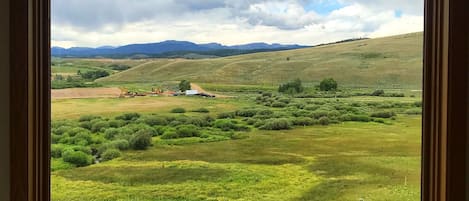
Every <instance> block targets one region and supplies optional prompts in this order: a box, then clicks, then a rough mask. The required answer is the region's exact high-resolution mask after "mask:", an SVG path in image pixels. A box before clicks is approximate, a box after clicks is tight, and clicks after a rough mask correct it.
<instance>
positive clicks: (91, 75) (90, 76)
mask: <svg viewBox="0 0 469 201" xmlns="http://www.w3.org/2000/svg"><path fill="white" fill-rule="evenodd" d="M77 74H78V75H80V76H81V77H82V78H83V79H86V80H96V79H98V78H102V77H107V76H109V72H107V71H105V70H96V71H86V72H84V73H83V72H81V71H78V72H77Z"/></svg>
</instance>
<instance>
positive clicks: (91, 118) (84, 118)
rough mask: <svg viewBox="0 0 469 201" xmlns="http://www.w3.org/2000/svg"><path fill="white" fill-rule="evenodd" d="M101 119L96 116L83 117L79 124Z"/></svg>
mask: <svg viewBox="0 0 469 201" xmlns="http://www.w3.org/2000/svg"><path fill="white" fill-rule="evenodd" d="M100 118H101V117H100V116H96V115H84V116H81V117H80V119H78V121H79V122H84V121H91V120H93V119H100Z"/></svg>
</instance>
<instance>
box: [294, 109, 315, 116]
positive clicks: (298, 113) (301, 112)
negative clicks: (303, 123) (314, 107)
mask: <svg viewBox="0 0 469 201" xmlns="http://www.w3.org/2000/svg"><path fill="white" fill-rule="evenodd" d="M292 115H293V116H294V117H309V116H311V112H310V111H307V110H295V111H293V112H292Z"/></svg>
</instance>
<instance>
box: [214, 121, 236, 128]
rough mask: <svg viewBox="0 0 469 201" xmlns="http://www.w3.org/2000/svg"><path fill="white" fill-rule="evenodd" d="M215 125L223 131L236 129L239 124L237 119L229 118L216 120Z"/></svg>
mask: <svg viewBox="0 0 469 201" xmlns="http://www.w3.org/2000/svg"><path fill="white" fill-rule="evenodd" d="M213 127H215V128H219V129H221V130H222V131H230V130H236V129H237V128H238V126H237V125H236V121H235V120H229V119H219V120H216V121H215V122H214V123H213Z"/></svg>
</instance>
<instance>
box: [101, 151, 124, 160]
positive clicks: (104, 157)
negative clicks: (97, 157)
mask: <svg viewBox="0 0 469 201" xmlns="http://www.w3.org/2000/svg"><path fill="white" fill-rule="evenodd" d="M120 156H121V152H120V151H119V150H117V149H108V150H106V151H105V152H104V153H103V154H101V159H102V160H103V161H110V160H112V159H115V158H118V157H120Z"/></svg>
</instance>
